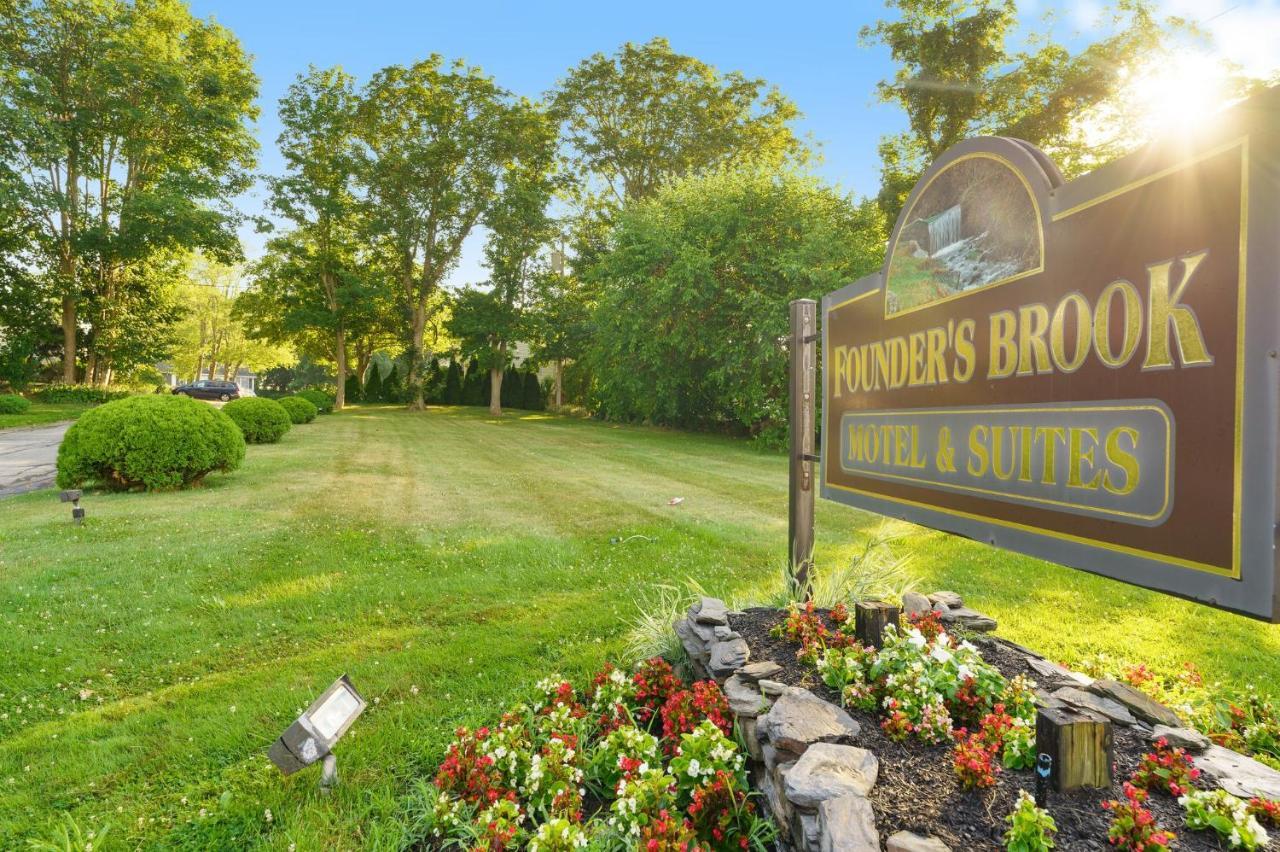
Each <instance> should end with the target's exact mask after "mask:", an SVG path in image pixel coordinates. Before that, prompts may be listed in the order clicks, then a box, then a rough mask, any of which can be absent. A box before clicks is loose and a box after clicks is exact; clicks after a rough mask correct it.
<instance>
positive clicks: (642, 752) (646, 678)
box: [413, 660, 775, 852]
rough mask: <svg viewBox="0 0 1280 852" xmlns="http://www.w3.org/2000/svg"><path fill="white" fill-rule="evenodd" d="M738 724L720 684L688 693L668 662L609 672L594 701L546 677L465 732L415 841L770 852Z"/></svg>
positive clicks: (428, 797)
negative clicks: (491, 721)
mask: <svg viewBox="0 0 1280 852" xmlns="http://www.w3.org/2000/svg"><path fill="white" fill-rule="evenodd" d="M655 708H657V709H655ZM662 708H667V709H668V712H666V713H663V712H662ZM642 711H643V712H642ZM729 718H731V717H729V714H728V707H727V703H726V702H725V699H724V696H723V695H722V694H721V693H720V692H719V687H717V686H716V685H715V683H714V682H712V681H705V682H702V683H698V684H693V685H692V686H691V687H690V688H688V689H686V688H684V686H683V684H681V683H680V682H679V681H673V680H672V679H671V670H670V667H669V666H667V665H666V664H665V663H663V662H662V661H660V660H649V661H646V662H645V663H644V664H642V665H641V666H640V667H639V668H638V669H637V670H636V671H635V672H634V673H632V674H627V673H625V672H622V671H620V670H619V669H616V668H614V667H612V666H607V667H606V668H605V669H604V670H603V671H601V672H600V673H599V674H598V675H597V676H596V677H595V678H594V679H593V680H592V681H591V684H590V685H589V686H588V688H587V689H586V690H583V691H579V690H577V689H576V688H575V687H574V685H573V684H572V683H570V682H569V681H566V680H563V679H561V678H557V677H552V678H548V679H546V680H543V681H540V682H539V683H538V684H537V686H536V687H535V689H534V690H533V691H532V692H531V694H530V695H529V697H528V699H527V700H526V701H525V702H523V703H521V704H519V705H517V706H516V707H513V708H511V710H510V711H509V712H507V713H506V714H505V715H504V716H503V717H502V719H501V721H500V722H499V723H498V724H497V725H496V726H494V727H482V728H477V729H476V730H474V731H472V730H470V729H467V728H460V729H458V731H457V736H456V738H455V741H454V742H453V743H452V744H451V745H450V746H449V748H448V750H447V752H446V754H445V757H444V760H443V761H442V762H441V764H440V768H439V770H438V771H437V773H436V775H435V783H434V784H431V785H426V786H421V787H419V791H418V796H419V797H420V799H421V803H420V804H418V805H417V806H415V807H414V808H413V810H414V812H415V813H416V814H420V815H421V817H419V818H418V819H419V821H420V822H421V824H422V825H423V827H424V829H425V832H426V833H425V835H423V836H419V837H416V838H413V840H414V841H415V842H417V843H419V844H420V845H424V846H426V847H427V848H433V849H434V848H454V847H458V848H464V849H484V850H496V849H535V848H536V849H543V850H550V849H562V848H583V847H588V848H592V849H601V850H624V849H650V848H653V849H665V848H671V849H679V848H684V849H685V850H686V852H692V850H694V849H699V850H707V852H713V851H715V850H730V849H733V850H744V849H745V850H755V852H764V850H766V849H767V848H768V847H769V844H770V842H771V841H772V839H773V837H774V834H775V831H774V829H773V827H772V824H771V823H770V822H769V821H768V820H767V819H765V818H764V817H763V816H762V815H761V813H760V809H759V807H758V805H757V803H756V797H757V794H755V793H752V792H751V791H750V790H749V789H748V787H747V778H746V757H745V755H744V754H743V753H742V752H741V750H740V749H739V746H738V745H737V744H736V743H735V742H734V740H733V739H731V738H730V737H729V736H728V735H727V732H726V731H725V730H722V728H721V725H722V724H724V723H725V721H726V720H727V719H729ZM565 844H569V845H568V846H566V845H565ZM667 844H675V845H670V846H668V845H667Z"/></svg>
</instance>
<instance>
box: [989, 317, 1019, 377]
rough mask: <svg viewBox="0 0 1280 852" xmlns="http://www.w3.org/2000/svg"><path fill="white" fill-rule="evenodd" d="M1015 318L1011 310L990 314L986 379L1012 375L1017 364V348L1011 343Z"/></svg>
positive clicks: (1015, 323) (1015, 322)
mask: <svg viewBox="0 0 1280 852" xmlns="http://www.w3.org/2000/svg"><path fill="white" fill-rule="evenodd" d="M1016 325H1017V319H1016V318H1015V317H1014V315H1013V311H997V312H996V313H994V314H992V315H991V358H990V360H989V361H988V364H987V378H988V379H1004V378H1008V377H1009V376H1012V375H1013V369H1014V367H1015V366H1016V365H1017V354H1018V353H1017V348H1016V347H1015V346H1014V343H1013V335H1014V329H1015V327H1016Z"/></svg>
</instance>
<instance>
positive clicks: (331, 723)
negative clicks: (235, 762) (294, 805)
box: [267, 675, 368, 792]
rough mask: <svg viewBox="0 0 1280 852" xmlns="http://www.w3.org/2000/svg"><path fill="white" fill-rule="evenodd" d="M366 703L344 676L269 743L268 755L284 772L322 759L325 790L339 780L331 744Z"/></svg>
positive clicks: (322, 783) (322, 782) (296, 769)
mask: <svg viewBox="0 0 1280 852" xmlns="http://www.w3.org/2000/svg"><path fill="white" fill-rule="evenodd" d="M367 704H368V702H366V701H365V700H364V699H363V698H362V697H361V696H360V693H358V692H356V688H355V687H354V686H353V685H352V684H351V681H350V680H349V679H348V678H347V676H346V675H343V676H342V677H340V678H338V679H337V680H335V681H334V682H333V685H332V686H330V687H329V688H328V689H326V690H325V691H324V692H322V693H321V694H320V697H319V698H317V699H316V700H315V701H313V702H311V706H310V707H308V708H307V709H306V711H304V712H303V714H302V715H301V716H299V717H298V720H297V721H296V722H294V723H293V724H292V725H290V726H289V727H288V729H287V730H286V731H285V732H284V733H283V734H281V735H280V737H279V738H278V739H277V740H276V741H275V742H274V743H272V744H271V748H270V749H268V751H267V757H269V758H271V762H272V763H274V764H275V765H276V768H277V769H279V770H280V771H281V772H282V773H283V774H285V775H292V774H293V773H295V772H297V771H298V770H299V769H304V768H306V767H308V766H310V765H311V764H313V763H315V762H316V761H322V762H323V771H322V772H321V774H320V789H321V790H323V791H325V792H328V791H329V788H330V787H332V786H333V785H334V784H336V783H337V782H338V759H337V758H336V757H334V755H333V746H334V744H335V743H337V742H338V740H339V739H341V738H342V735H343V734H345V733H346V732H347V729H348V728H350V727H351V724H352V723H353V722H355V720H356V717H358V716H359V715H360V714H361V713H363V712H364V708H365V707H366V706H367Z"/></svg>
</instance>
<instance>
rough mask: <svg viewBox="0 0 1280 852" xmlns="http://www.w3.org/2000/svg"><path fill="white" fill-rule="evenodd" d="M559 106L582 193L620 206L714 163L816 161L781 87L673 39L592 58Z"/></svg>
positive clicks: (558, 95)
mask: <svg viewBox="0 0 1280 852" xmlns="http://www.w3.org/2000/svg"><path fill="white" fill-rule="evenodd" d="M552 103H553V105H554V107H555V110H556V114H557V115H558V116H559V117H560V119H561V120H562V121H563V125H564V135H565V141H566V142H567V143H568V148H569V160H570V163H571V165H572V167H573V169H574V170H575V172H576V173H577V175H578V177H579V178H580V179H581V182H582V183H581V185H582V187H583V188H584V190H585V191H586V192H587V193H588V194H591V195H593V196H595V197H597V198H598V199H600V200H602V201H603V203H604V204H606V205H609V206H611V207H615V208H616V207H617V206H620V205H621V204H623V203H624V202H626V201H631V200H635V199H641V198H647V197H649V196H651V195H653V193H654V192H655V191H657V189H658V187H659V186H661V185H662V183H663V182H665V181H668V180H670V179H672V178H677V177H682V176H684V175H689V174H693V173H696V172H699V171H703V170H705V169H709V168H711V167H713V166H719V165H723V164H725V163H738V164H743V163H751V164H755V165H764V166H777V165H780V164H781V163H783V162H786V161H788V160H794V159H803V158H804V157H805V156H806V150H805V147H804V146H803V145H802V144H801V142H800V141H799V140H798V139H797V138H796V136H795V133H794V132H793V131H792V129H791V122H792V121H794V120H795V119H796V118H798V117H799V114H800V113H799V111H798V110H797V109H796V106H795V104H793V103H792V102H791V101H789V100H787V99H786V98H785V97H783V96H782V94H781V93H780V92H779V91H778V90H777V89H776V88H773V87H768V86H767V85H766V83H765V81H764V80H759V79H751V78H748V77H746V76H744V75H743V74H742V73H740V72H738V71H730V72H728V73H725V74H722V73H721V72H719V71H717V70H716V69H715V68H713V67H712V66H710V65H707V64H706V63H704V62H702V61H700V60H698V59H695V58H694V57H692V56H685V55H683V54H679V53H676V52H675V51H674V50H672V49H671V45H670V43H668V42H667V40H666V39H664V38H655V39H653V40H652V41H649V42H647V43H645V44H639V45H638V44H633V43H631V42H627V43H626V44H624V45H623V46H622V47H621V48H620V49H619V50H618V51H617V52H616V53H614V54H613V55H612V56H606V55H605V54H603V53H596V54H594V55H592V56H590V57H588V58H587V59H584V60H583V61H582V62H581V63H579V64H578V65H577V67H575V68H573V69H571V70H570V71H569V74H568V76H566V77H565V79H564V80H562V81H561V82H560V84H559V86H558V87H557V89H556V90H555V92H554V93H553V96H552Z"/></svg>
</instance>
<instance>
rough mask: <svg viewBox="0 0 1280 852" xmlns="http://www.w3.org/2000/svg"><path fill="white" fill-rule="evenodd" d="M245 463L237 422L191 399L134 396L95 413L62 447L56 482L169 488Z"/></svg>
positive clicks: (88, 415)
mask: <svg viewBox="0 0 1280 852" xmlns="http://www.w3.org/2000/svg"><path fill="white" fill-rule="evenodd" d="M242 461H244V436H242V435H241V434H240V430H239V429H237V428H236V424H235V423H233V422H232V420H231V418H230V417H228V416H227V415H226V414H224V413H223V412H221V411H219V410H218V409H216V408H214V407H213V406H211V405H206V404H205V403H203V402H197V401H196V400H194V399H190V398H188V397H185V396H168V395H166V396H160V395H153V396H134V397H130V398H128V399H122V400H117V401H116V402H108V403H106V404H105V405H101V406H99V407H97V408H93V409H90V410H89V411H86V412H85V413H84V414H82V415H81V416H80V419H79V420H77V421H76V422H75V423H73V424H72V425H71V428H70V429H68V430H67V434H66V436H64V437H63V439H62V445H61V446H60V447H58V485H59V486H60V487H62V488H78V487H80V486H82V485H86V484H92V485H99V486H102V487H103V488H108V489H112V490H130V489H138V488H144V489H146V490H148V491H171V490H173V489H177V488H187V487H189V486H192V485H198V484H199V483H200V482H201V481H202V480H203V479H204V478H205V477H206V476H208V475H209V474H210V473H213V472H214V471H223V472H229V471H233V470H235V469H236V468H237V467H239V466H240V462H242Z"/></svg>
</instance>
